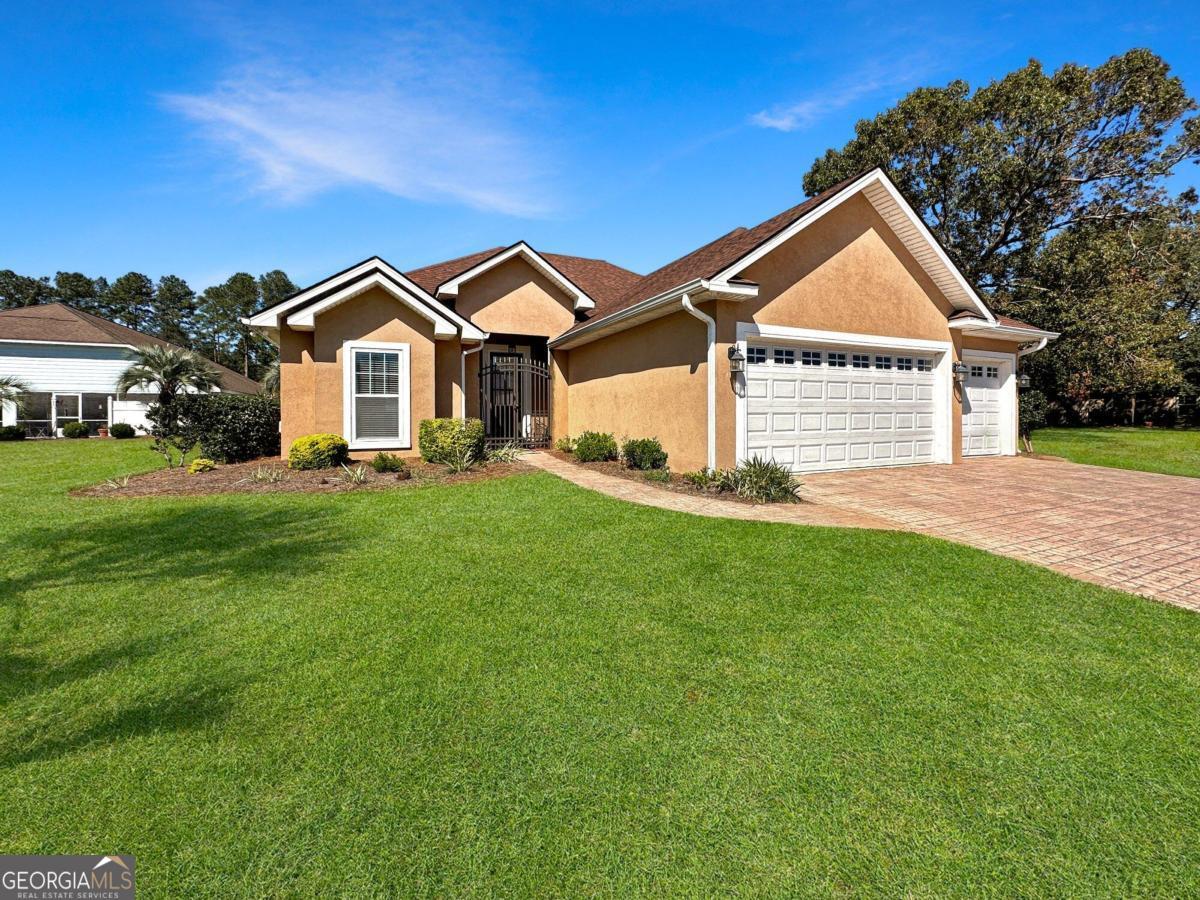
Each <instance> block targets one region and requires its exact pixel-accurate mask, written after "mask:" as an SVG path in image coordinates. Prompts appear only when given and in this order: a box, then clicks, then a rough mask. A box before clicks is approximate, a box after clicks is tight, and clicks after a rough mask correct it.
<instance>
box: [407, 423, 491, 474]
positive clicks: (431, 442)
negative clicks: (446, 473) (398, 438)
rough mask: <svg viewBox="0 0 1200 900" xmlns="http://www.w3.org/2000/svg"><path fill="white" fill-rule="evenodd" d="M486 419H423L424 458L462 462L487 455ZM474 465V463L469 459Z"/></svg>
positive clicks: (420, 439) (420, 432)
mask: <svg viewBox="0 0 1200 900" xmlns="http://www.w3.org/2000/svg"><path fill="white" fill-rule="evenodd" d="M483 443H484V434H483V422H481V421H480V420H479V419H422V420H421V426H420V428H419V429H418V431H417V444H418V446H419V447H420V449H421V459H423V460H425V461H426V462H431V463H441V464H443V465H447V466H449V465H457V466H461V465H462V464H463V462H464V461H466V460H470V462H478V461H479V460H481V459H483ZM466 467H467V468H470V463H467V466H466Z"/></svg>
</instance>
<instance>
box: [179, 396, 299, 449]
mask: <svg viewBox="0 0 1200 900" xmlns="http://www.w3.org/2000/svg"><path fill="white" fill-rule="evenodd" d="M172 407H173V408H174V414H175V415H176V416H178V421H179V424H178V431H179V433H180V434H181V435H182V436H183V438H184V440H183V442H182V443H183V444H184V445H186V446H189V447H194V446H195V445H196V444H199V445H200V450H201V452H202V453H203V454H204V455H205V456H206V457H209V458H210V459H215V460H217V461H219V462H227V463H231V462H246V461H247V460H251V459H258V458H259V457H262V456H278V455H279V401H278V400H276V399H275V398H274V397H267V396H264V395H261V394H224V393H221V394H180V395H179V396H177V397H176V398H175V401H174V402H173V403H172Z"/></svg>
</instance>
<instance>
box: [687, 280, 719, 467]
mask: <svg viewBox="0 0 1200 900" xmlns="http://www.w3.org/2000/svg"><path fill="white" fill-rule="evenodd" d="M683 308H684V309H685V310H687V311H688V312H689V313H690V314H691V315H693V316H695V317H696V318H697V319H699V320H700V321H701V322H703V323H704V324H705V326H706V329H707V332H708V335H707V336H708V468H710V469H715V468H716V467H717V322H716V320H715V319H714V318H713V317H712V316H710V315H708V314H707V313H702V312H700V310H698V309H696V307H695V306H694V305H693V304H692V298H691V297H689V296H688V295H687V294H684V295H683Z"/></svg>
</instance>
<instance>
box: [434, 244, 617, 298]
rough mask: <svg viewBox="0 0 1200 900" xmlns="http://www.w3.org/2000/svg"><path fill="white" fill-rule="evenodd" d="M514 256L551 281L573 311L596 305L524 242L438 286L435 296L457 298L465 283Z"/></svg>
mask: <svg viewBox="0 0 1200 900" xmlns="http://www.w3.org/2000/svg"><path fill="white" fill-rule="evenodd" d="M515 256H523V257H525V260H526V261H527V262H528V263H529V264H530V265H531V266H533V267H534V268H535V269H537V270H538V271H539V272H541V273H542V274H543V275H545V276H546V277H547V278H549V279H550V280H551V281H553V282H554V283H555V284H556V285H558V286H559V288H561V289H562V291H563V293H565V294H567V295H568V296H570V297H571V299H572V300H573V301H574V303H575V309H577V310H579V309H594V308H595V306H596V304H595V301H593V300H592V298H591V297H589V296H588V295H587V294H586V293H584V292H583V290H582V289H581V288H580V287H579V286H578V285H577V284H575V282H573V281H572V280H571V279H570V278H568V277H567V276H566V275H564V274H563V273H562V272H560V271H559V270H558V269H556V268H554V266H552V265H550V263H549V262H547V261H546V260H545V258H543V257H542V256H541V254H539V253H538V252H537V251H536V250H534V249H533V248H532V247H530V246H529V245H528V244H527V243H525V242H524V241H519V242H517V243H516V244H513V245H512V246H511V247H509V248H508V249H507V250H504V251H501V252H500V253H497V254H496V255H495V256H490V257H488V258H487V259H485V260H484V261H483V262H479V263H476V264H475V265H473V266H471V268H469V269H467V270H466V271H465V272H460V273H459V274H458V275H455V276H454V277H453V278H451V279H450V280H449V281H445V282H443V283H442V284H440V285H438V289H437V295H438V296H439V297H457V296H458V289H459V287H461V286H462V285H463V284H465V283H466V282H468V281H470V280H471V279H472V278H475V277H477V276H479V275H482V274H483V273H484V272H486V271H488V270H489V269H493V268H495V267H496V266H498V265H500V264H501V263H506V262H508V261H509V260H510V259H512V258H513V257H515Z"/></svg>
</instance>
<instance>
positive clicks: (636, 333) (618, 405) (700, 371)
mask: <svg viewBox="0 0 1200 900" xmlns="http://www.w3.org/2000/svg"><path fill="white" fill-rule="evenodd" d="M704 339H705V330H704V325H703V323H701V322H699V321H697V320H696V319H694V318H692V317H691V316H689V315H688V314H687V313H683V312H679V313H675V314H673V315H670V316H666V317H664V318H662V319H658V320H656V321H653V322H649V323H647V324H645V325H641V326H639V327H637V328H633V329H630V330H629V331H624V332H621V333H620V334H616V335H613V336H612V337H608V338H601V339H600V340H597V341H593V342H592V343H590V344H584V345H583V346H582V347H576V348H575V349H573V350H571V351H569V353H568V363H567V375H568V377H569V381H570V387H569V389H568V401H567V402H568V408H567V431H568V433H570V434H572V435H578V434H580V433H581V432H583V431H611V432H613V433H614V434H615V435H616V436H617V439H618V440H620V439H622V438H626V437H656V438H658V439H659V440H660V441H661V442H662V445H663V449H665V450H666V451H667V454H668V456H669V460H668V464H669V465H670V466H671V468H672V469H674V470H675V471H678V472H682V471H688V470H692V469H699V468H703V466H704V465H705V462H706V454H707V448H706V444H705V434H706V419H707V378H708V375H707V364H706V348H705V340H704ZM556 355H557V354H556Z"/></svg>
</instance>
